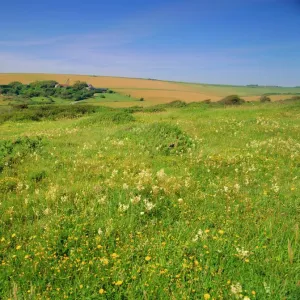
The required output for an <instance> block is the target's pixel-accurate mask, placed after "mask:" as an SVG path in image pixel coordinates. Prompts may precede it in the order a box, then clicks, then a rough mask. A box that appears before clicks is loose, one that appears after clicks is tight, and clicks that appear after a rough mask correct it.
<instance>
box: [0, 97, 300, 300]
mask: <svg viewBox="0 0 300 300" xmlns="http://www.w3.org/2000/svg"><path fill="white" fill-rule="evenodd" d="M179 104H180V103H179ZM171 106H172V107H168V106H165V107H163V109H162V110H161V111H159V110H158V111H156V112H155V113H153V112H151V111H150V112H147V111H141V110H140V109H135V110H134V109H133V110H131V111H130V110H124V111H121V110H110V109H102V110H101V109H100V110H98V111H94V110H93V109H94V108H93V109H92V110H91V111H90V110H89V109H87V111H85V112H83V111H79V112H76V114H75V115H76V116H77V117H78V116H79V115H80V116H81V118H80V119H78V118H77V117H76V118H73V116H71V113H70V112H72V111H73V110H76V109H79V106H78V108H77V106H76V108H75V106H71V105H70V106H69V109H70V111H69V110H64V108H61V109H62V110H63V111H60V112H59V113H57V114H56V113H55V114H54V115H53V113H50V114H49V115H46V116H45V115H44V117H41V118H40V119H39V122H34V121H31V120H30V118H27V117H26V118H25V117H24V118H19V117H11V118H10V119H9V121H8V122H7V121H5V122H3V123H2V124H1V125H0V127H1V128H0V129H1V131H0V132H1V133H0V139H1V142H0V151H1V155H0V158H1V166H2V169H1V173H0V192H1V199H0V214H1V219H0V298H2V299H101V298H103V299H245V300H246V299H298V298H299V295H300V287H299V266H300V265H299V259H300V254H299V196H300V190H299V186H300V185H299V171H298V169H299V161H300V144H299V140H300V130H299V128H300V119H299V111H300V110H299V104H298V103H297V102H291V103H268V104H260V103H258V104H251V105H241V106H230V107H225V108H224V106H223V105H219V106H217V105H209V104H201V105H199V106H197V105H190V106H189V105H181V104H180V105H178V103H177V104H176V105H175V108H174V105H171ZM177 106H180V108H176V107H177ZM73 107H74V108H73ZM53 109H54V108H53ZM57 109H58V108H57ZM80 109H82V108H80ZM58 110H59V109H58ZM21 111H22V114H23V113H24V114H26V112H24V111H26V109H25V110H21ZM55 111H56V109H55ZM134 111H135V114H132V113H133V112H134ZM11 113H12V112H11ZM12 114H16V115H18V114H19V112H17V111H14V112H13V113H12ZM20 114H21V113H20ZM61 114H62V115H63V117H58V116H61ZM68 114H69V115H68Z"/></svg>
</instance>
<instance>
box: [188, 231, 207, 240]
mask: <svg viewBox="0 0 300 300" xmlns="http://www.w3.org/2000/svg"><path fill="white" fill-rule="evenodd" d="M207 230H208V229H207ZM207 230H205V232H203V231H202V230H201V229H199V230H198V232H197V234H196V235H195V237H194V238H193V239H192V241H193V242H197V241H198V239H199V238H200V239H202V240H205V239H206V238H207V234H206V232H209V230H208V231H207Z"/></svg>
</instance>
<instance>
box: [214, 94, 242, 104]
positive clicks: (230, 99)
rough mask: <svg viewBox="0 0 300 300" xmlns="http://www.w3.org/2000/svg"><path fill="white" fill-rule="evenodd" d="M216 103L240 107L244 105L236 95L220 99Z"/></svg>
mask: <svg viewBox="0 0 300 300" xmlns="http://www.w3.org/2000/svg"><path fill="white" fill-rule="evenodd" d="M218 103H220V104H224V105H241V104H243V103H245V100H244V99H242V98H240V96H238V95H230V96H227V97H225V98H223V99H221V100H220V101H219V102H218Z"/></svg>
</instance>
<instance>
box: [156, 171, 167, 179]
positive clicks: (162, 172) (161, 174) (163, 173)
mask: <svg viewBox="0 0 300 300" xmlns="http://www.w3.org/2000/svg"><path fill="white" fill-rule="evenodd" d="M156 176H157V178H158V179H160V180H163V179H164V178H165V177H166V176H167V175H166V173H165V170H164V169H161V170H159V171H158V172H157V173H156Z"/></svg>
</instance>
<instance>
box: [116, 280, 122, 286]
mask: <svg viewBox="0 0 300 300" xmlns="http://www.w3.org/2000/svg"><path fill="white" fill-rule="evenodd" d="M122 284H123V281H122V280H118V281H117V282H115V285H117V286H120V285H122Z"/></svg>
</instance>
